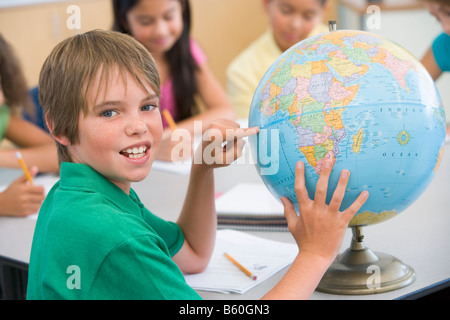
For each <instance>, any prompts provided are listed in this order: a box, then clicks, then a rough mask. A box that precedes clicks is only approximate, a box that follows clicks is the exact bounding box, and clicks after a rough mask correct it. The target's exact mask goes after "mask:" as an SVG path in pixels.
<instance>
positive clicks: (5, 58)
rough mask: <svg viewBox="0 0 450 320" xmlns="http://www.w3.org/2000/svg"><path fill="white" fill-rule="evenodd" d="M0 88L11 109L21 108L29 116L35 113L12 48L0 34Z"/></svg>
mask: <svg viewBox="0 0 450 320" xmlns="http://www.w3.org/2000/svg"><path fill="white" fill-rule="evenodd" d="M0 81H1V82H0V88H2V90H3V94H4V96H5V103H6V105H7V106H8V107H10V108H11V110H18V109H20V108H23V109H24V110H26V111H27V113H28V114H29V115H30V116H34V115H35V111H34V104H33V101H32V100H31V96H30V94H29V92H28V87H27V83H26V81H25V76H24V75H23V72H22V68H21V65H20V62H19V60H18V59H17V58H16V56H15V53H14V50H13V48H12V47H11V46H10V45H9V43H8V42H6V40H5V39H4V38H3V36H2V35H1V34H0Z"/></svg>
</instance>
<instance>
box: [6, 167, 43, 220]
mask: <svg viewBox="0 0 450 320" xmlns="http://www.w3.org/2000/svg"><path fill="white" fill-rule="evenodd" d="M37 172H38V169H37V167H33V168H31V169H30V174H31V176H32V177H34V176H35V175H36V174H37ZM44 198H45V190H44V187H42V186H36V185H31V184H29V183H28V181H27V178H26V177H25V175H23V176H22V177H20V178H18V179H16V180H15V181H13V182H12V183H11V184H10V185H9V187H8V188H7V189H6V190H5V191H4V192H2V193H0V215H9V216H17V217H24V216H27V215H30V214H33V213H36V212H38V210H39V208H40V207H41V204H42V201H44Z"/></svg>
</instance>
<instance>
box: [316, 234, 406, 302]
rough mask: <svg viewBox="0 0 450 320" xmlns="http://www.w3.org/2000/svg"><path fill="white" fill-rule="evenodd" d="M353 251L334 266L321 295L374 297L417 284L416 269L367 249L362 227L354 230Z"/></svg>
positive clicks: (330, 269) (391, 257) (321, 287)
mask: <svg viewBox="0 0 450 320" xmlns="http://www.w3.org/2000/svg"><path fill="white" fill-rule="evenodd" d="M352 232H353V237H352V240H351V244H350V248H348V249H347V250H346V251H344V252H343V253H342V254H341V255H339V256H338V257H337V259H336V260H335V262H334V263H333V264H332V265H331V266H330V268H329V269H328V270H327V272H326V273H325V275H324V276H323V278H322V280H321V282H320V283H319V285H318V287H317V291H321V292H325V293H334V294H351V295H359V294H373V293H381V292H387V291H392V290H396V289H399V288H402V287H406V286H408V285H410V284H411V283H413V282H414V280H415V272H414V269H412V268H411V267H409V266H408V265H406V264H404V263H402V262H401V261H400V260H398V259H397V258H395V257H393V256H390V255H387V254H384V253H374V252H373V251H372V250H370V249H368V248H366V247H365V245H364V241H363V240H364V235H363V234H362V227H361V226H356V227H352Z"/></svg>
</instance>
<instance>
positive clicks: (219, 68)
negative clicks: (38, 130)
mask: <svg viewBox="0 0 450 320" xmlns="http://www.w3.org/2000/svg"><path fill="white" fill-rule="evenodd" d="M329 1H330V10H329V14H328V15H327V17H326V18H325V20H328V19H329V18H330V17H334V16H335V14H334V12H335V9H334V7H335V5H334V3H335V0H329ZM33 2H37V1H33ZM70 5H77V6H79V8H80V17H81V29H80V30H70V29H69V28H68V27H67V26H66V22H67V20H68V19H69V20H70V17H71V14H70V13H69V14H68V13H67V12H66V11H67V9H68V7H69V6H70ZM191 6H192V18H193V23H192V24H193V25H192V28H193V29H192V33H193V35H194V37H195V38H196V39H197V40H198V42H199V43H200V45H201V46H202V47H203V49H204V50H205V52H206V54H207V55H208V62H209V64H210V67H211V69H212V70H213V72H214V73H215V74H216V76H217V78H218V79H219V81H220V82H221V83H222V85H223V86H224V87H225V83H226V77H225V70H226V67H227V65H228V64H229V63H230V62H231V60H232V59H233V58H234V57H235V56H236V55H237V54H238V53H239V52H240V51H242V50H243V49H244V48H245V47H246V46H247V45H248V44H249V43H250V42H251V41H253V40H254V39H256V38H257V37H258V36H259V35H260V34H262V33H263V32H264V31H265V30H266V28H267V17H266V14H265V13H264V10H263V7H262V0H191ZM111 25H112V6H111V0H72V1H63V0H62V1H56V0H55V1H53V2H51V3H44V4H40V5H25V6H17V7H8V8H3V9H0V33H2V34H3V36H4V37H5V38H6V40H7V41H9V42H10V43H11V44H12V45H13V47H14V48H15V49H16V52H17V55H18V56H19V59H20V60H21V62H22V65H23V68H24V72H25V75H26V79H27V81H28V84H29V85H30V86H34V85H37V83H38V78H39V71H40V69H41V66H42V63H43V62H44V60H45V58H46V57H47V56H48V54H49V53H50V51H51V50H52V48H53V47H54V46H55V45H56V44H57V43H58V42H60V41H61V40H63V39H65V38H66V37H69V36H71V35H73V34H75V33H77V32H86V31H88V30H92V29H110V28H111Z"/></svg>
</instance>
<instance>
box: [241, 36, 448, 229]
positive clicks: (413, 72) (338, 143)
mask: <svg viewBox="0 0 450 320" xmlns="http://www.w3.org/2000/svg"><path fill="white" fill-rule="evenodd" d="M445 125H446V119H445V112H444V108H443V105H442V102H441V99H440V96H439V93H438V91H437V89H436V87H435V84H434V81H433V80H432V78H431V77H430V75H429V74H428V73H427V71H426V70H425V68H424V67H423V66H422V64H421V63H420V62H418V61H417V59H416V58H414V57H413V56H412V55H411V54H410V53H409V52H408V51H406V50H405V49H403V48H402V47H400V46H399V45H398V44H395V43H394V42H391V41H389V40H387V39H385V38H383V37H381V36H378V35H376V34H372V33H368V32H363V31H352V30H339V31H335V32H330V33H324V34H320V35H317V36H314V37H310V38H308V39H305V40H303V41H301V42H299V43H297V44H296V45H294V46H293V47H291V48H290V49H288V50H287V51H286V52H284V53H283V54H282V55H281V56H280V57H279V58H278V59H277V60H276V61H275V62H274V63H273V65H272V66H271V67H270V68H269V69H268V71H267V72H266V73H265V75H264V77H263V78H262V80H261V82H260V84H259V86H258V88H257V89H256V92H255V94H254V97H253V100H252V104H251V109H250V113H249V127H250V126H259V127H260V129H261V130H260V133H259V134H258V135H256V136H254V137H252V138H250V147H251V150H252V155H253V159H255V160H256V168H257V170H258V172H259V174H260V175H261V178H262V179H263V181H264V183H265V185H266V186H267V188H268V189H269V190H270V191H271V192H272V194H273V195H274V196H275V197H276V198H277V199H279V198H280V197H282V196H287V197H288V198H289V199H290V200H291V201H292V202H293V203H294V205H295V206H296V207H297V210H298V203H297V198H296V196H295V192H294V179H295V175H294V172H295V165H296V163H297V161H299V160H301V161H303V162H304V163H305V177H306V187H307V189H308V193H309V196H310V198H312V199H313V198H314V193H315V186H316V183H317V180H318V177H319V173H320V171H321V168H322V165H323V163H324V161H325V159H331V160H333V161H334V163H335V164H334V168H333V171H332V174H331V176H330V181H329V189H328V194H327V201H328V203H329V201H330V199H331V197H332V193H333V191H334V189H335V187H336V185H337V182H338V179H339V174H340V172H341V170H343V169H348V170H349V171H350V180H349V183H348V186H347V189H346V194H345V197H344V199H343V203H342V206H341V210H345V209H346V208H347V207H348V206H349V205H350V204H351V203H352V202H353V201H354V200H355V199H356V197H357V196H358V195H359V194H360V193H361V191H363V190H368V191H369V194H370V195H369V199H368V200H367V201H366V203H365V204H364V205H363V207H362V208H361V209H360V210H359V211H358V212H357V214H356V215H355V217H354V218H353V219H352V220H351V222H350V224H349V226H350V227H351V226H364V225H370V224H374V223H378V222H382V221H385V220H387V219H389V218H391V217H394V216H396V215H397V214H398V213H400V212H401V211H403V210H404V209H405V208H407V207H408V206H409V205H411V204H412V203H413V202H414V201H415V200H416V199H417V198H418V197H419V196H420V195H421V194H422V192H423V191H424V190H425V189H426V187H427V186H428V185H429V183H430V182H431V180H432V179H433V177H434V175H435V172H436V170H437V169H438V167H439V162H440V159H441V157H442V153H443V149H444V143H445Z"/></svg>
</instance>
